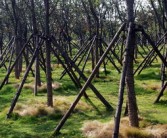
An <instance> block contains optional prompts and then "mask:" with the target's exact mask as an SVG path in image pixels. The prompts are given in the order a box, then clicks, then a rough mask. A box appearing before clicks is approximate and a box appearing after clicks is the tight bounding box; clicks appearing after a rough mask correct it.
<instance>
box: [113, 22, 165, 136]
mask: <svg viewBox="0 0 167 138" xmlns="http://www.w3.org/2000/svg"><path fill="white" fill-rule="evenodd" d="M133 31H135V33H136V32H137V31H140V32H141V33H142V35H143V36H144V37H145V38H146V39H147V41H148V42H149V43H150V45H151V46H152V48H153V51H155V53H156V54H157V55H158V56H159V58H160V59H161V61H162V62H163V64H164V65H165V66H167V62H166V60H165V58H164V57H163V55H162V54H161V53H160V51H159V50H158V48H157V46H156V45H155V43H154V42H153V41H152V40H151V38H150V37H149V35H148V34H147V33H146V32H145V31H144V29H143V27H142V26H137V25H135V24H134V23H129V26H128V35H127V39H126V48H125V55H124V64H123V69H122V75H121V80H120V86H119V96H118V106H117V110H116V113H115V126H114V132H113V138H118V136H119V127H120V118H121V111H122V105H123V95H124V88H125V78H126V72H127V66H128V62H129V58H130V57H129V56H130V52H129V51H130V48H131V47H129V46H130V45H129V43H130V41H131V39H132V37H133V36H131V34H132V32H133ZM133 56H134V55H133Z"/></svg>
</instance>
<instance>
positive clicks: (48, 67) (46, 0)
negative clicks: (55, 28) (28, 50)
mask: <svg viewBox="0 0 167 138" xmlns="http://www.w3.org/2000/svg"><path fill="white" fill-rule="evenodd" d="M44 4H45V35H46V37H47V39H46V80H47V105H48V106H51V107H52V106H53V94H52V73H51V52H50V51H51V50H50V47H51V43H50V40H49V39H48V38H49V36H50V30H49V0H44Z"/></svg>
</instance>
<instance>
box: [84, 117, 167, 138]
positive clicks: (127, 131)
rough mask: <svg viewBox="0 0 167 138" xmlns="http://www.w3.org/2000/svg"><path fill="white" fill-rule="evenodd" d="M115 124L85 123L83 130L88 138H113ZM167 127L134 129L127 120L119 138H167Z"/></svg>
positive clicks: (122, 124) (121, 126) (122, 125)
mask: <svg viewBox="0 0 167 138" xmlns="http://www.w3.org/2000/svg"><path fill="white" fill-rule="evenodd" d="M113 127H114V123H113V122H108V123H101V122H99V121H97V120H95V121H88V122H85V123H84V125H83V127H82V128H81V130H82V132H83V134H84V136H85V137H87V138H112V133H113ZM166 137H167V125H156V126H149V127H146V128H134V127H130V126H129V121H128V119H127V118H122V119H121V122H120V134H119V138H166Z"/></svg>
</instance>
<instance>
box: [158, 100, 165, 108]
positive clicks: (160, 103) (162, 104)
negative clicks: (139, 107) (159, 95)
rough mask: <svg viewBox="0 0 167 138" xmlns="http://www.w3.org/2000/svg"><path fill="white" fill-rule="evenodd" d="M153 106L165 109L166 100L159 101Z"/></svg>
mask: <svg viewBox="0 0 167 138" xmlns="http://www.w3.org/2000/svg"><path fill="white" fill-rule="evenodd" d="M155 104H157V105H160V106H164V107H166V106H167V100H160V101H159V102H157V103H155Z"/></svg>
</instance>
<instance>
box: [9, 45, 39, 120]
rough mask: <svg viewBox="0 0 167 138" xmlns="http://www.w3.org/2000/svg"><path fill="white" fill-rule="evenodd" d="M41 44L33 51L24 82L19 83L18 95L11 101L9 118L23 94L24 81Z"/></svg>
mask: <svg viewBox="0 0 167 138" xmlns="http://www.w3.org/2000/svg"><path fill="white" fill-rule="evenodd" d="M40 46H41V45H40V44H39V45H38V47H36V49H35V51H34V53H33V57H32V59H31V61H30V63H29V65H28V67H27V69H26V72H25V74H24V76H23V79H22V82H21V84H20V85H19V88H18V90H17V92H16V95H15V97H14V99H13V101H12V103H11V107H10V109H9V111H8V113H7V118H10V116H11V113H12V112H13V110H14V107H15V105H16V103H17V100H18V98H19V96H20V94H21V90H22V88H23V85H24V83H25V81H26V79H27V76H28V73H29V71H30V69H31V67H32V65H33V63H34V61H35V58H36V56H37V52H38V50H39V48H40Z"/></svg>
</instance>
